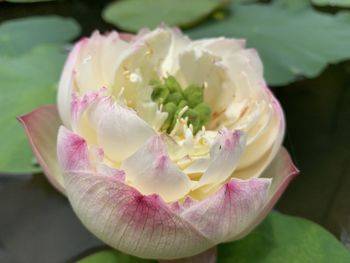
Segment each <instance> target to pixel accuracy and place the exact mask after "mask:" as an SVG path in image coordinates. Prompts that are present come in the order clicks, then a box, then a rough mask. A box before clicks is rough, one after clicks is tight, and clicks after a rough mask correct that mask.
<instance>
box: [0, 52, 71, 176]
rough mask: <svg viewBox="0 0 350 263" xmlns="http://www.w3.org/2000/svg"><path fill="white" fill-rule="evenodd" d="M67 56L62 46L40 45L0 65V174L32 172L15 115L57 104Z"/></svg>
mask: <svg viewBox="0 0 350 263" xmlns="http://www.w3.org/2000/svg"><path fill="white" fill-rule="evenodd" d="M65 57H66V54H65V52H64V51H63V48H62V47H61V46H52V45H51V46H38V47H36V48H34V49H33V50H32V51H31V52H29V53H27V54H25V55H23V56H21V57H19V58H10V57H8V58H2V59H1V63H0V93H1V96H0V112H1V115H0V127H1V129H0V145H1V151H0V171H1V172H4V171H6V172H13V173H29V172H35V171H38V170H40V169H39V167H36V166H34V165H33V155H32V152H31V149H30V147H29V143H28V140H27V138H26V135H25V132H24V130H23V128H22V127H21V125H20V124H19V123H18V121H17V120H16V116H18V115H22V114H25V113H28V112H30V111H32V110H34V109H35V108H36V107H38V106H40V105H45V104H50V103H55V98H56V83H57V81H58V79H59V75H60V72H61V69H62V66H63V63H64V60H65Z"/></svg>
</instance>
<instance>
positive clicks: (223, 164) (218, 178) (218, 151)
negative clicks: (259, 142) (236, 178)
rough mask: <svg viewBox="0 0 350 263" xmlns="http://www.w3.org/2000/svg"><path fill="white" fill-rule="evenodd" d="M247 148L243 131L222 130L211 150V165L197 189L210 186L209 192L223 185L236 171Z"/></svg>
mask: <svg viewBox="0 0 350 263" xmlns="http://www.w3.org/2000/svg"><path fill="white" fill-rule="evenodd" d="M244 148H245V136H244V134H243V133H242V132H241V131H238V130H236V131H233V132H231V131H229V130H227V129H225V128H224V129H222V130H221V131H220V132H219V134H218V135H217V137H216V138H215V141H214V143H213V145H212V147H211V149H210V160H211V161H210V164H209V166H208V169H207V170H206V171H205V173H204V174H203V176H202V177H201V179H200V180H199V182H198V184H197V185H196V187H195V188H196V189H197V188H199V187H202V186H208V189H207V190H208V191H209V190H210V189H211V188H213V187H215V186H217V185H219V184H220V183H223V182H224V181H225V180H227V179H228V178H229V177H230V175H231V174H232V173H233V172H234V170H235V169H236V167H237V165H238V162H239V160H240V157H241V155H242V153H243V150H244Z"/></svg>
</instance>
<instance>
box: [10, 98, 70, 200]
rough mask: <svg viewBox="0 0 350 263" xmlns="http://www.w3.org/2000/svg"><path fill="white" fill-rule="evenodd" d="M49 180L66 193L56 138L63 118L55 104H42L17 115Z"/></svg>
mask: <svg viewBox="0 0 350 263" xmlns="http://www.w3.org/2000/svg"><path fill="white" fill-rule="evenodd" d="M17 119H18V121H19V122H20V123H21V124H22V125H23V127H24V129H25V132H26V134H27V137H28V140H29V142H30V145H31V147H32V150H33V153H34V154H35V156H36V158H37V160H38V162H39V164H40V165H41V167H42V168H43V170H44V173H45V175H46V177H47V179H48V180H49V182H50V183H51V184H52V185H53V186H54V187H55V188H56V189H57V190H58V191H60V192H61V193H62V194H64V195H65V190H64V186H63V177H62V172H61V169H60V166H59V164H58V162H57V154H56V140H57V132H58V128H59V126H60V125H61V120H60V117H59V115H58V111H57V108H56V106H55V105H47V106H42V107H40V108H38V109H36V110H34V111H32V112H30V113H28V114H25V115H22V116H19V117H17Z"/></svg>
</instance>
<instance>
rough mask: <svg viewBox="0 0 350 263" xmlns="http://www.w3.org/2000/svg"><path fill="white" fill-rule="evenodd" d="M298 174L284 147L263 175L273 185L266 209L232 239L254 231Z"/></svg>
mask: <svg viewBox="0 0 350 263" xmlns="http://www.w3.org/2000/svg"><path fill="white" fill-rule="evenodd" d="M298 174H299V170H298V169H297V168H296V167H295V165H294V164H293V161H292V159H291V158H290V156H289V153H288V152H287V150H286V149H285V148H284V147H281V149H280V150H279V152H278V154H277V155H276V157H275V158H274V160H273V161H272V162H271V164H270V165H269V166H268V167H267V169H266V170H265V171H264V172H263V174H262V177H265V178H272V184H271V187H270V191H269V194H268V197H267V200H266V203H265V205H264V207H263V208H262V209H261V211H260V212H259V215H258V216H257V217H256V218H255V220H253V221H252V222H250V224H249V226H248V227H247V228H246V229H244V230H243V231H242V232H241V233H239V235H237V236H236V237H232V238H231V239H232V240H237V239H240V238H242V237H244V236H245V235H246V234H248V233H249V232H250V231H251V230H252V229H254V228H255V227H256V226H257V225H258V224H259V223H260V222H261V221H262V220H263V219H264V218H265V216H266V215H267V214H268V213H269V212H270V210H271V209H272V208H273V206H274V205H275V204H276V202H277V200H278V199H279V198H280V196H281V195H282V193H283V192H284V190H285V189H286V188H287V186H288V184H289V183H290V182H291V180H292V179H293V178H294V177H295V176H297V175H298Z"/></svg>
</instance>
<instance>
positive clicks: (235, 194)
mask: <svg viewBox="0 0 350 263" xmlns="http://www.w3.org/2000/svg"><path fill="white" fill-rule="evenodd" d="M270 184H271V179H270V178H253V179H250V180H240V179H235V178H234V179H231V180H230V181H229V182H228V183H226V184H225V185H224V186H222V187H221V188H220V189H219V190H218V191H217V192H216V193H215V194H213V195H212V196H210V197H208V198H207V199H204V200H203V201H201V202H198V203H196V204H194V205H192V206H191V207H190V208H188V209H186V210H184V211H183V212H182V213H181V217H182V218H184V219H185V220H187V221H188V222H191V224H192V225H194V226H195V227H196V228H197V229H199V231H201V232H202V233H204V234H205V236H207V238H208V239H210V240H212V241H213V242H215V243H216V244H219V243H221V242H225V241H227V240H230V239H232V237H235V236H236V235H238V234H239V233H241V232H242V231H243V230H244V229H246V228H247V226H249V224H250V223H251V222H252V221H253V220H254V219H255V218H256V217H257V216H258V214H259V212H260V211H261V209H262V208H263V206H264V205H265V203H266V199H267V196H268V191H269V187H270Z"/></svg>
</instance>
